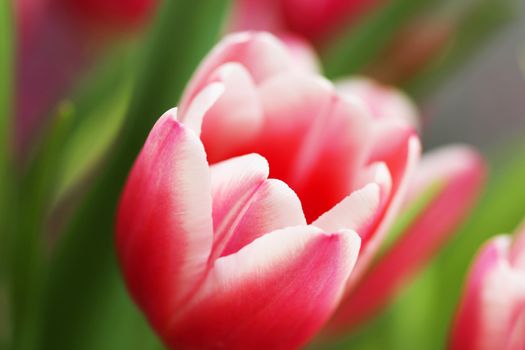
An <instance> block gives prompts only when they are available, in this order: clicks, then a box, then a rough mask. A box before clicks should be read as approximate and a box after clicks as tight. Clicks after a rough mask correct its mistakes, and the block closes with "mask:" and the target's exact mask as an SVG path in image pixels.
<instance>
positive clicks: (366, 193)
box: [312, 163, 392, 244]
mask: <svg viewBox="0 0 525 350" xmlns="http://www.w3.org/2000/svg"><path fill="white" fill-rule="evenodd" d="M361 175H362V180H363V182H364V185H363V186H362V187H361V188H360V189H358V190H356V191H354V192H352V193H351V194H350V195H349V196H347V197H346V198H345V199H343V200H342V201H341V202H339V203H338V204H336V205H335V206H334V207H333V208H331V209H330V210H328V211H327V212H325V213H323V214H322V215H321V216H320V217H319V218H317V220H315V221H314V222H313V223H312V225H314V226H316V227H320V228H321V229H323V230H325V231H334V230H338V229H348V230H352V231H355V232H357V233H358V234H359V237H360V238H361V244H363V242H364V241H366V240H367V239H368V236H369V235H370V227H371V226H372V223H374V222H375V220H376V219H377V216H378V215H379V214H380V211H381V210H383V207H384V204H385V203H386V201H387V199H388V197H389V196H390V190H391V186H392V179H391V178H390V173H389V172H388V169H387V167H386V166H385V164H384V163H375V164H372V165H371V166H369V167H368V168H367V169H365V170H364V171H363V173H362V174H361Z"/></svg>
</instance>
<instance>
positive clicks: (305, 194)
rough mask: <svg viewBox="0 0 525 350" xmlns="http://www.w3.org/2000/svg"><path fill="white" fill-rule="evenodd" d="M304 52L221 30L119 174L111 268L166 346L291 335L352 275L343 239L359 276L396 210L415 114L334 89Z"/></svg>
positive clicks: (325, 311) (283, 340)
mask: <svg viewBox="0 0 525 350" xmlns="http://www.w3.org/2000/svg"><path fill="white" fill-rule="evenodd" d="M295 45H299V43H298V42H295ZM305 52H307V51H306V50H303V49H301V48H299V47H297V46H295V47H292V48H289V47H287V46H285V45H284V44H283V43H281V42H280V41H278V40H277V39H276V38H275V37H273V36H271V35H269V34H265V33H240V34H234V35H231V36H229V37H227V38H226V39H224V40H223V41H222V42H221V43H220V44H219V45H218V46H217V47H216V48H215V49H213V51H212V52H211V53H210V54H209V55H208V57H207V58H206V59H205V60H204V62H203V63H202V64H201V66H200V67H199V68H198V70H197V72H196V73H195V75H194V77H193V79H192V80H191V81H190V83H189V85H188V87H187V89H186V91H185V93H184V95H183V97H182V100H181V104H180V109H179V112H178V117H177V118H178V121H175V120H174V118H170V117H169V114H168V115H166V116H164V117H162V118H161V120H160V121H159V122H158V123H157V125H156V126H155V127H154V129H153V131H152V133H151V134H150V137H149V138H148V140H147V142H146V145H145V146H144V149H143V151H142V153H141V155H140V156H139V158H138V160H137V162H136V164H135V166H134V168H133V170H132V173H131V175H130V177H129V179H128V183H127V185H126V188H125V191H124V194H123V196H122V200H121V204H120V209H119V215H118V225H117V232H118V234H117V246H118V250H119V256H120V261H121V265H122V268H123V271H124V275H125V279H126V282H127V285H128V288H129V290H130V292H131V294H132V295H133V297H134V298H135V300H136V302H137V303H138V304H139V305H140V307H141V308H142V310H143V311H144V312H145V313H146V315H147V316H148V318H149V320H150V322H151V324H152V325H153V327H154V328H155V329H156V330H157V332H158V333H159V334H160V335H161V336H162V337H163V339H164V340H165V342H166V343H167V344H169V345H170V346H173V347H187V348H206V347H213V346H222V347H225V348H265V349H266V348H295V347H297V346H299V345H301V344H304V343H305V342H306V341H307V340H308V339H309V338H311V337H312V336H313V335H314V334H315V333H316V331H317V330H318V329H319V328H320V327H322V326H323V324H324V323H325V321H326V320H327V319H328V318H329V317H330V316H331V313H332V311H333V310H334V308H335V307H336V305H337V304H338V303H339V301H340V299H341V297H343V298H344V297H345V294H346V293H347V290H348V288H349V286H351V285H352V283H353V282H352V281H354V280H355V278H354V276H353V275H352V278H348V276H349V273H350V271H351V270H352V268H353V263H354V258H355V255H356V254H357V246H358V243H357V242H358V241H359V239H358V238H356V237H355V236H352V234H351V233H350V232H352V231H355V232H357V234H358V235H359V238H360V241H361V247H362V249H361V253H360V258H359V262H358V263H357V267H356V268H357V270H356V274H357V275H359V271H365V268H366V266H367V265H368V264H369V263H370V261H371V259H372V258H373V257H374V255H375V253H376V252H377V249H378V248H379V246H380V243H381V241H382V238H383V236H384V233H385V231H386V229H387V228H388V226H389V224H390V223H391V221H392V219H393V218H394V216H395V215H396V213H397V212H398V210H399V207H400V206H401V204H402V200H403V197H404V193H405V191H406V187H407V184H408V183H407V181H408V179H409V178H410V176H411V174H412V172H413V170H414V169H415V165H416V162H417V159H418V156H419V141H418V138H417V135H416V133H415V129H414V126H413V125H412V124H411V123H410V122H408V120H413V117H412V116H407V117H406V118H404V119H403V118H400V117H399V116H394V115H391V114H388V113H387V114H386V115H379V114H378V113H379V112H378V111H380V109H376V110H371V108H370V106H369V105H368V103H367V102H366V101H364V99H362V98H360V97H359V96H358V95H356V96H352V95H349V94H342V93H339V92H338V91H337V89H336V88H335V87H334V86H333V85H332V84H331V83H330V82H329V81H327V80H325V79H323V78H321V77H320V76H318V75H317V74H316V73H315V72H314V71H312V65H311V64H305V62H312V60H309V59H305V58H306V56H305ZM407 111H408V109H407ZM172 114H174V112H172ZM199 136H200V140H199ZM254 153H257V154H259V155H255V154H254ZM262 157H264V158H262ZM264 159H266V161H267V164H268V165H266V161H265V160H264ZM206 160H207V162H206ZM208 164H214V165H212V166H211V168H208ZM268 176H270V177H271V178H273V179H270V180H267V177H268ZM210 178H211V180H210ZM210 181H211V184H210V183H209V182H210ZM288 186H289V187H288ZM210 203H211V204H210ZM210 205H211V209H210ZM303 213H304V214H303ZM275 230H277V231H275ZM190 232H191V233H190ZM324 232H326V233H330V234H329V235H327V234H326V233H324ZM296 235H297V236H296ZM310 240H312V242H315V243H311V242H310ZM328 241H329V242H332V243H328ZM325 246H326V247H325ZM262 251H264V253H262ZM241 260H242V261H241ZM234 264H235V265H234ZM291 271H294V272H293V273H291ZM285 276H286V277H285Z"/></svg>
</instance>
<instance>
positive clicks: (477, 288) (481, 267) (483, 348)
mask: <svg viewBox="0 0 525 350" xmlns="http://www.w3.org/2000/svg"><path fill="white" fill-rule="evenodd" d="M450 348H451V349H453V350H456V349H461V350H489V349H506V350H521V349H524V348H525V226H524V227H523V228H522V229H521V230H519V231H518V233H517V234H516V236H515V237H514V238H511V237H509V236H497V237H494V238H493V239H491V240H490V241H489V242H487V243H486V244H485V246H484V247H483V248H482V249H481V251H480V252H479V254H478V256H477V258H476V260H475V262H474V264H473V266H472V268H471V271H470V274H469V277H468V280H467V285H466V287H465V291H464V295H463V299H462V301H461V305H460V307H459V310H458V314H457V315H456V321H455V325H454V329H453V330H452V337H451V342H450Z"/></svg>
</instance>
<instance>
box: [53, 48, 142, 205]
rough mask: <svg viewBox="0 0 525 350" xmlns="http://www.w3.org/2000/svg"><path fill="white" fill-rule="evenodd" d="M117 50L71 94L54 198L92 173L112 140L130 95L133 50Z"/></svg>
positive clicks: (59, 196) (60, 196)
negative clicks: (72, 112)
mask: <svg viewBox="0 0 525 350" xmlns="http://www.w3.org/2000/svg"><path fill="white" fill-rule="evenodd" d="M130 51H131V50H129V49H127V50H118V52H116V53H114V54H113V55H111V57H110V59H108V60H106V61H105V62H104V63H103V64H102V65H101V66H100V67H98V69H97V70H96V71H95V72H94V73H93V76H94V78H93V79H90V80H89V81H87V82H85V83H84V84H83V87H82V88H81V89H80V92H79V93H78V94H77V95H78V96H76V97H73V99H72V103H73V105H74V110H75V118H74V120H73V124H74V125H73V127H72V129H71V132H70V134H69V136H68V138H67V140H66V142H65V144H64V147H63V150H62V155H61V160H60V165H59V168H60V174H59V176H58V177H57V180H56V182H57V184H58V186H57V189H56V193H55V195H54V202H59V201H60V200H64V199H65V200H66V201H67V200H68V198H64V196H65V195H66V194H68V193H69V192H71V191H72V190H73V189H75V188H76V187H78V186H79V185H83V183H85V182H86V178H88V176H90V175H91V176H93V175H94V173H96V168H97V165H99V164H101V162H102V160H103V158H104V155H105V154H106V153H107V152H108V149H109V148H110V146H111V145H112V144H113V143H114V141H115V138H116V135H117V134H118V131H119V130H120V127H121V125H122V122H123V120H124V117H125V115H126V112H127V110H128V106H129V103H130V99H131V88H132V74H130V72H132V71H133V63H136V62H134V61H133V59H131V58H133V57H131V58H130V57H128V56H133V52H130Z"/></svg>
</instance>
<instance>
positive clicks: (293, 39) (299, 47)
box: [279, 33, 321, 73]
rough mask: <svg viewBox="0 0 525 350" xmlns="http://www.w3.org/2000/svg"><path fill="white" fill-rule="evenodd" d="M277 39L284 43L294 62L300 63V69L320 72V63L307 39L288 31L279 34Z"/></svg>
mask: <svg viewBox="0 0 525 350" xmlns="http://www.w3.org/2000/svg"><path fill="white" fill-rule="evenodd" d="M279 39H281V40H282V41H283V42H284V43H285V44H286V46H287V47H288V49H289V50H290V53H291V54H292V56H293V58H294V61H295V64H298V65H300V67H301V68H302V69H301V70H302V71H305V72H311V73H320V72H321V63H320V62H319V59H318V58H317V55H316V53H315V50H314V48H313V46H311V45H310V44H309V43H308V42H307V41H305V40H303V39H301V38H300V37H298V36H295V35H292V34H289V33H287V34H281V35H279Z"/></svg>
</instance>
